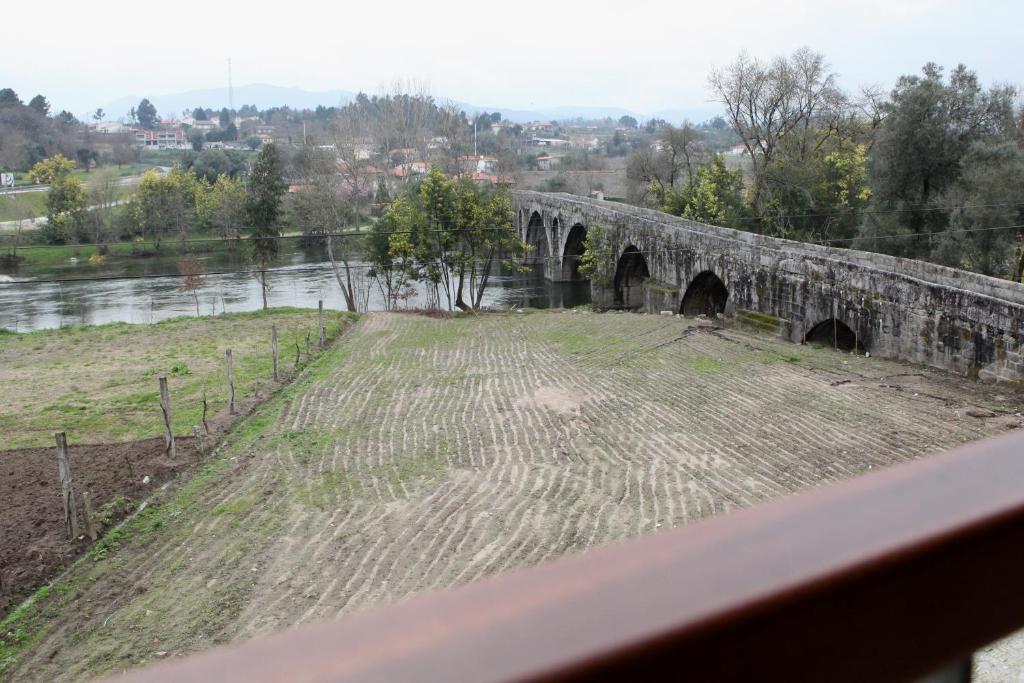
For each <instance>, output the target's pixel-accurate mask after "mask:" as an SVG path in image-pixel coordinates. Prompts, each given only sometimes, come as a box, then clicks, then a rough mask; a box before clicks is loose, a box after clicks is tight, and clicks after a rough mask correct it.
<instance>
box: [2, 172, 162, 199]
mask: <svg viewBox="0 0 1024 683" xmlns="http://www.w3.org/2000/svg"><path fill="white" fill-rule="evenodd" d="M153 168H155V169H156V170H158V171H160V172H161V173H168V172H170V170H171V167H170V166H154V167H153ZM141 177H142V175H141V174H140V175H130V176H125V177H124V178H118V179H117V184H118V185H136V184H138V182H139V178H141ZM49 190H50V186H49V185H18V186H16V187H3V188H0V195H8V196H9V195H15V194H28V193H29V192H48V191H49Z"/></svg>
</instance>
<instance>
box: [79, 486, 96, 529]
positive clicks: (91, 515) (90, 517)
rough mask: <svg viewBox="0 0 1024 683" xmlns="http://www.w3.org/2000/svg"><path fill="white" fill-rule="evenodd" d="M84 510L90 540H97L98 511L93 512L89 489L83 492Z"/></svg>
mask: <svg viewBox="0 0 1024 683" xmlns="http://www.w3.org/2000/svg"><path fill="white" fill-rule="evenodd" d="M82 510H83V511H85V533H86V535H87V536H88V537H89V540H90V541H95V540H96V538H97V537H98V536H99V533H98V532H97V530H96V513H95V512H93V509H92V501H90V500H89V492H88V491H83V492H82Z"/></svg>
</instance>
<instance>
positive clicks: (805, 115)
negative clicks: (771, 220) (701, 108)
mask: <svg viewBox="0 0 1024 683" xmlns="http://www.w3.org/2000/svg"><path fill="white" fill-rule="evenodd" d="M835 81H836V77H835V74H833V73H832V72H831V71H830V70H829V67H828V65H827V64H826V63H825V58H824V56H822V55H821V54H819V53H817V52H813V51H812V50H810V49H808V48H806V47H804V48H800V49H799V50H797V51H796V52H794V53H793V54H792V55H790V56H789V57H776V58H775V59H773V60H771V61H770V62H761V61H759V60H757V59H753V58H751V57H750V56H749V55H747V54H746V53H745V52H744V53H741V54H740V56H739V58H738V59H737V60H736V61H735V62H733V63H732V64H731V65H729V66H727V67H726V68H724V69H715V70H714V71H713V72H712V73H711V76H710V78H709V86H710V88H711V90H712V92H713V94H714V96H715V98H716V99H717V101H719V102H721V103H722V104H723V105H725V109H726V115H727V118H728V120H729V122H730V123H731V124H732V127H733V129H734V130H735V131H736V133H737V135H739V137H740V139H741V141H742V143H743V145H744V147H745V148H746V151H747V154H748V155H749V156H750V161H751V164H752V168H753V187H752V191H751V205H752V208H753V209H754V212H755V214H757V215H760V211H761V209H762V205H763V203H764V200H765V194H766V186H767V169H768V168H769V167H770V165H771V164H772V162H773V161H774V160H775V157H776V155H778V154H779V153H780V150H781V149H782V147H783V144H784V141H785V142H786V143H787V144H786V153H787V154H791V155H795V156H797V157H799V158H806V157H807V155H808V154H810V153H811V152H812V151H814V149H815V148H817V147H820V145H822V144H823V143H824V141H825V139H827V136H822V135H818V134H810V133H812V131H817V130H825V131H828V130H832V129H833V128H835V125H836V124H835V123H834V122H835V120H836V119H837V118H838V117H841V116H842V115H843V114H844V112H845V108H846V98H845V96H844V95H843V93H842V92H841V91H840V90H839V88H838V87H837V86H836V83H835ZM793 138H795V141H794V140H793Z"/></svg>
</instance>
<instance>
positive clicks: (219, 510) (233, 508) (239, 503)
mask: <svg viewBox="0 0 1024 683" xmlns="http://www.w3.org/2000/svg"><path fill="white" fill-rule="evenodd" d="M255 504H256V496H238V497H237V498H232V499H231V500H229V501H227V502H226V503H221V504H220V505H218V506H217V507H215V508H213V513H212V514H214V515H235V516H238V515H244V514H245V513H247V512H249V510H252V508H253V505H255Z"/></svg>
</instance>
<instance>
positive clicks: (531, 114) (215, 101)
mask: <svg viewBox="0 0 1024 683" xmlns="http://www.w3.org/2000/svg"><path fill="white" fill-rule="evenodd" d="M355 96H356V93H354V92H352V91H350V90H303V89H301V88H288V87H283V86H279V85H267V84H264V83H253V84H251V85H240V86H236V87H235V93H234V101H235V107H236V108H238V107H241V106H242V105H243V104H254V105H256V107H257V108H258V109H269V108H270V107H283V106H285V105H287V106H289V107H292V108H295V109H315V108H316V107H318V106H320V105H323V106H325V107H336V106H339V105H343V104H345V103H347V102H350V101H351V100H352V99H353V98H355ZM143 97H147V98H149V101H150V102H152V103H153V105H154V106H155V107H156V110H157V112H158V113H159V114H160V115H161V116H171V115H176V116H180V115H182V114H183V113H186V112H189V111H191V110H193V109H195V108H196V107H205V108H207V109H222V108H224V107H226V106H228V99H229V98H228V89H227V88H208V89H205V90H190V91H188V92H182V93H175V94H172V95H136V96H132V97H122V98H120V99H117V100H114V101H113V102H109V103H107V104H105V105H103V110H104V112H106V115H107V118H108V119H120V118H122V117H125V116H127V115H128V112H129V110H130V109H131V108H132V107H135V106H138V104H139V102H140V101H141V100H142V98H143ZM458 105H459V106H460V107H462V109H463V110H464V111H466V113H468V114H476V113H479V112H484V111H487V112H495V111H497V112H501V115H502V117H503V118H505V119H507V120H509V121H515V122H517V123H525V122H527V121H537V120H546V121H550V120H554V121H560V120H564V119H574V118H577V117H582V118H584V119H601V118H605V117H606V116H607V117H611V118H613V119H618V118H619V117H621V116H623V115H629V116H632V117H633V118H635V119H637V120H638V121H641V122H642V121H646V120H648V119H650V118H652V117H653V118H660V119H665V120H666V121H669V122H670V123H679V122H681V121H683V120H684V119H689V120H690V121H694V122H700V121H705V120H707V119H710V118H712V117H714V116H717V115H718V114H720V113H721V108H720V107H718V106H715V105H703V106H699V107H691V108H688V109H684V108H679V109H664V110H661V111H655V112H646V113H644V112H637V111H635V110H632V109H626V108H623V107H591V106H556V107H544V108H540V109H532V110H524V109H510V108H507V107H501V106H492V107H481V106H478V105H474V104H469V103H465V102H459V103H458ZM82 118H83V120H89V118H90V117H89V115H84V116H83V117H82Z"/></svg>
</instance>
